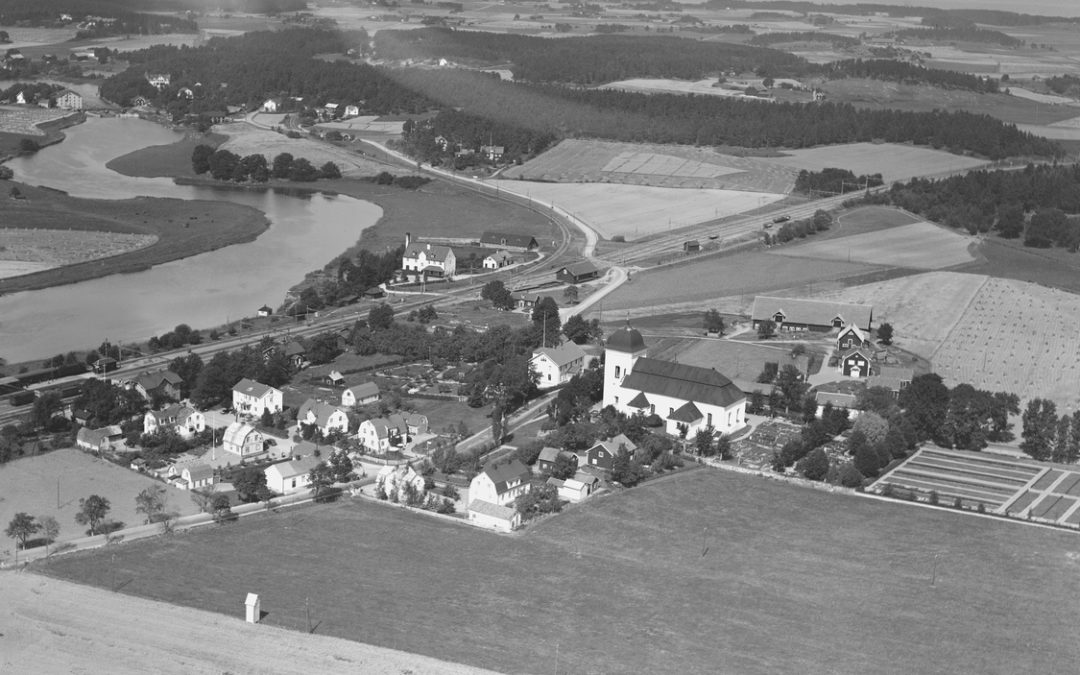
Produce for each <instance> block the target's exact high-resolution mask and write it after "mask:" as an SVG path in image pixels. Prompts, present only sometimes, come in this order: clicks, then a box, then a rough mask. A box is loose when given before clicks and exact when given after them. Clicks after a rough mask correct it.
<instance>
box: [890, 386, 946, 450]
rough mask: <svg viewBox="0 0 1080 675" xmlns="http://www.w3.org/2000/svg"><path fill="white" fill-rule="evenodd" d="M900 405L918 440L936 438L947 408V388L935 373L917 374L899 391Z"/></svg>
mask: <svg viewBox="0 0 1080 675" xmlns="http://www.w3.org/2000/svg"><path fill="white" fill-rule="evenodd" d="M900 407H901V408H903V409H904V411H905V412H906V413H907V414H906V415H905V417H907V419H908V420H910V421H911V424H912V425H913V426H914V427H915V432H916V434H918V438H919V440H920V441H925V440H930V439H936V438H938V437H939V435H940V432H941V425H942V424H943V423H944V422H945V414H946V412H947V411H948V408H949V388H948V387H946V386H945V384H944V383H943V382H942V381H941V376H940V375H938V374H937V373H927V374H926V375H918V376H916V377H914V378H912V380H911V384H910V385H908V387H907V388H906V389H904V390H903V391H901V392H900Z"/></svg>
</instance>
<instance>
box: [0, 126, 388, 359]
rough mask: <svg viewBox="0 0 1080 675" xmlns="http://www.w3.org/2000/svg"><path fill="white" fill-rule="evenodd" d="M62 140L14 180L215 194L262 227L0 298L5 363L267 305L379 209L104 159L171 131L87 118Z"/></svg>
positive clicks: (19, 162) (127, 193) (81, 189)
mask: <svg viewBox="0 0 1080 675" xmlns="http://www.w3.org/2000/svg"><path fill="white" fill-rule="evenodd" d="M64 133H65V134H66V135H67V138H66V139H65V140H64V141H63V142H61V143H58V144H56V145H53V146H49V147H47V148H45V149H43V150H41V151H40V152H38V153H37V154H36V155H33V156H31V157H25V158H19V159H15V160H12V161H11V162H9V163H8V166H10V167H11V168H12V169H13V170H14V171H15V178H16V179H17V180H20V181H23V182H26V183H29V184H32V185H45V186H48V187H53V188H56V189H59V190H64V191H66V192H68V193H70V194H71V195H73V196H76V197H88V198H98V199H123V198H128V197H134V196H139V195H145V196H151V197H174V198H178V199H206V200H225V201H230V202H235V203H237V204H244V205H247V206H252V207H255V208H257V209H259V210H260V211H263V212H264V213H266V215H267V217H268V218H269V219H270V221H271V225H270V227H269V228H268V229H267V230H266V231H265V232H264V233H263V234H262V235H260V236H259V237H258V239H256V240H255V241H253V242H250V243H246V244H236V245H234V246H229V247H226V248H223V249H219V250H216V251H211V252H209V253H202V254H200V255H196V256H192V257H190V258H184V259H183V260H175V261H172V262H169V263H165V264H162V265H157V266H155V267H153V268H151V269H149V270H146V271H143V272H137V273H133V274H118V275H112V276H108V277H103V278H100V279H92V280H90V281H84V282H80V283H77V284H68V285H65V286H56V287H53V288H46V289H42V290H38V291H27V292H23V293H12V294H8V295H6V296H3V297H0V357H3V358H5V359H7V360H8V361H9V362H18V361H25V360H30V359H37V358H45V357H48V356H52V355H55V354H59V353H63V352H68V351H71V350H76V349H85V348H89V347H96V346H97V345H98V344H100V343H101V341H102V340H105V339H109V340H112V341H114V342H115V341H117V340H123V341H128V340H146V339H147V338H149V337H150V336H152V335H159V334H161V333H164V332H166V331H169V330H172V329H173V328H174V327H175V326H176V325H177V324H180V323H186V324H189V325H191V326H194V327H207V326H215V325H219V324H222V323H225V322H226V321H228V320H236V319H239V318H240V317H244V316H254V314H255V311H256V310H257V309H258V308H259V307H261V306H262V305H264V304H268V305H270V306H272V307H277V306H278V304H280V303H281V301H282V300H283V299H284V297H285V292H286V291H287V290H288V289H289V288H290V287H291V286H293V285H295V284H296V283H297V282H299V281H300V280H301V279H303V277H304V275H305V274H306V273H307V272H310V271H312V270H314V269H318V268H321V267H323V266H324V265H325V264H326V263H328V262H329V261H330V260H332V259H333V258H334V257H335V256H337V255H339V254H340V253H341V252H343V251H344V250H345V249H347V248H348V247H350V246H352V245H353V244H355V243H356V241H357V240H358V239H359V238H360V233H361V231H362V230H363V229H364V228H365V227H369V226H371V225H373V224H375V222H376V221H377V220H378V219H379V218H380V217H381V215H382V209H380V208H379V207H378V206H376V205H374V204H371V203H369V202H365V201H362V200H359V199H353V198H351V197H345V196H329V195H323V194H311V195H303V194H300V193H295V192H292V191H289V192H288V194H286V192H284V191H275V190H231V189H227V188H209V187H192V186H182V185H175V184H174V183H173V182H172V181H171V180H170V179H167V178H131V177H128V176H123V175H121V174H118V173H116V172H114V171H111V170H109V169H107V168H105V164H106V162H108V161H109V160H111V159H113V158H115V157H119V156H121V155H124V154H127V153H128V152H131V151H134V150H138V149H140V148H144V147H147V146H151V145H163V144H166V143H172V142H174V141H176V140H177V139H178V138H179V135H178V134H177V132H174V131H172V130H170V129H166V128H164V127H162V126H159V125H157V124H154V123H151V122H146V121H143V120H137V119H118V118H94V117H91V118H89V119H88V120H87V121H86V122H85V123H84V124H80V125H77V126H74V127H70V128H68V129H66V130H65V131H64Z"/></svg>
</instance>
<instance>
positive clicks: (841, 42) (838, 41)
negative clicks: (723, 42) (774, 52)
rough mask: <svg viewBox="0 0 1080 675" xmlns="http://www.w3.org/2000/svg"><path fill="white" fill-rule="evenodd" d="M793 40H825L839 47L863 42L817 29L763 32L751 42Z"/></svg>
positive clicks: (758, 44)
mask: <svg viewBox="0 0 1080 675" xmlns="http://www.w3.org/2000/svg"><path fill="white" fill-rule="evenodd" d="M792 42H824V43H826V44H830V45H832V46H833V47H836V48H837V49H850V48H852V47H858V46H859V45H860V44H862V40H860V39H859V38H854V37H850V36H847V35H833V34H832V33H819V32H815V31H802V32H797V33H762V34H760V35H755V36H754V37H753V38H751V39H750V42H749V44H752V45H754V46H756V47H771V46H772V45H781V44H789V43H792Z"/></svg>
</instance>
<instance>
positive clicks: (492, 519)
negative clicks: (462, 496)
mask: <svg viewBox="0 0 1080 675" xmlns="http://www.w3.org/2000/svg"><path fill="white" fill-rule="evenodd" d="M469 522H470V523H472V524H474V525H476V526H478V527H484V528H488V529H492V530H495V531H497V532H510V531H511V530H515V529H517V528H519V527H521V514H520V513H518V512H517V510H516V509H513V508H510V507H509V506H499V505H498V504H492V503H491V502H485V501H483V500H482V499H474V500H472V501H471V502H469Z"/></svg>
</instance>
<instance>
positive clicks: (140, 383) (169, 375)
mask: <svg viewBox="0 0 1080 675" xmlns="http://www.w3.org/2000/svg"><path fill="white" fill-rule="evenodd" d="M127 385H128V386H129V387H131V388H132V389H134V390H135V391H137V392H139V395H140V396H142V397H143V398H145V399H146V400H148V401H149V400H151V399H153V398H154V396H163V397H165V398H169V399H172V400H173V401H179V400H180V388H181V387H183V386H184V378H182V377H180V376H179V375H177V374H176V373H174V372H173V371H171V370H168V369H163V370H155V371H153V372H142V373H139V374H138V375H136V376H135V377H134V378H132V379H130V380H128V382H127Z"/></svg>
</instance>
